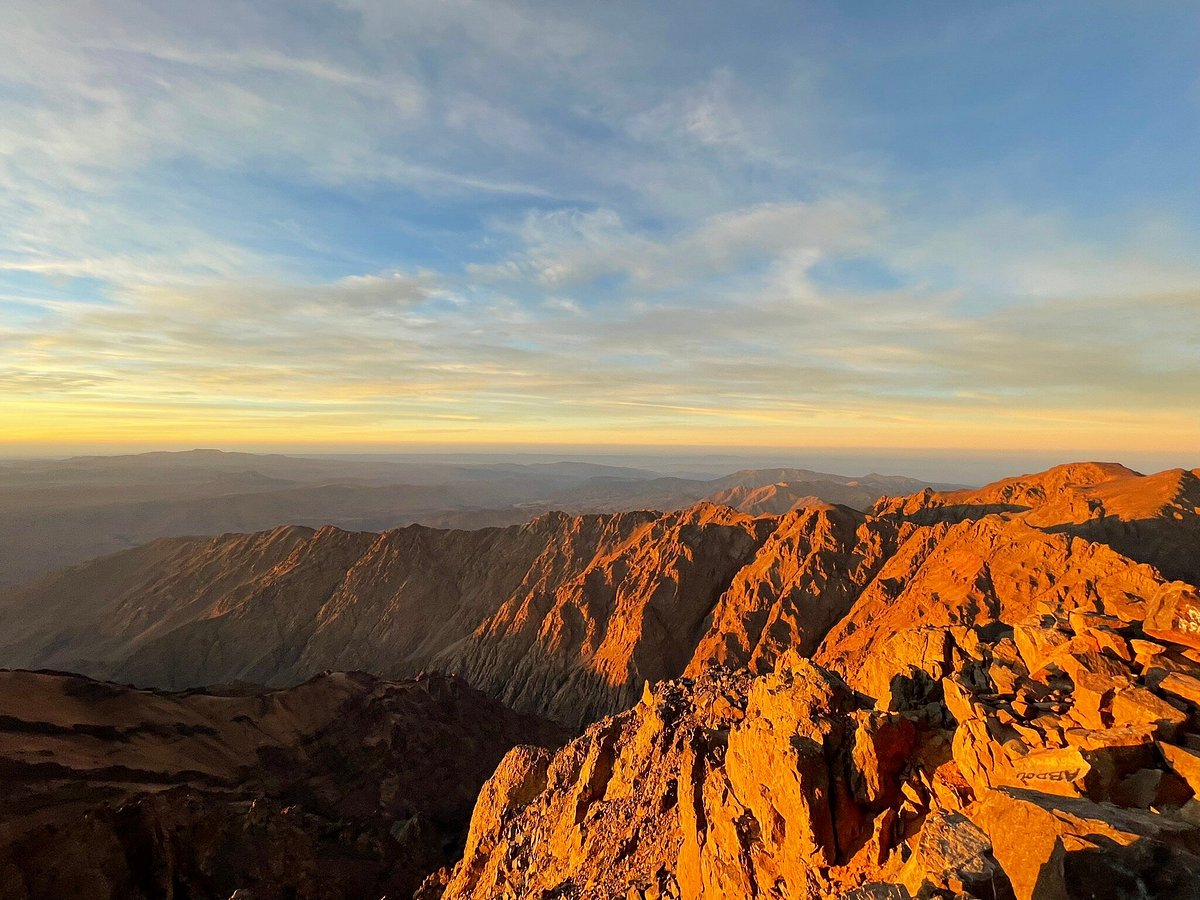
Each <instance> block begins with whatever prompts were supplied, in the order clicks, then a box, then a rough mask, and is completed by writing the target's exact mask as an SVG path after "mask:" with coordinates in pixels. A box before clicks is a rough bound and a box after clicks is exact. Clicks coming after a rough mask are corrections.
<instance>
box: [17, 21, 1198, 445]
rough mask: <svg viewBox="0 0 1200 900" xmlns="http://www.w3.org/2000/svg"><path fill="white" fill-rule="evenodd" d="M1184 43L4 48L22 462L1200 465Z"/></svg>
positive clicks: (807, 33)
mask: <svg viewBox="0 0 1200 900" xmlns="http://www.w3.org/2000/svg"><path fill="white" fill-rule="evenodd" d="M1197 48H1200V7H1197V6H1196V5H1195V4H1191V3H1182V2H1177V3H1156V2H1144V3H1137V4H1132V3H1103V2H1100V3H1096V2H1088V3H1082V2H1079V3H1047V2H1039V3H989V4H974V3H967V4H964V3H961V2H959V3H948V2H947V3H938V2H927V3H920V4H897V3H888V2H879V3H871V2H854V3H844V2H843V3H832V2H830V3H754V2H751V3H741V4H726V3H695V2H688V3H659V4H642V3H637V4H635V3H587V4H583V3H579V4H570V3H544V4H542V3H530V4H521V3H505V2H498V0H496V2H486V3H484V2H480V3H474V2H460V0H446V2H427V3H403V2H374V0H339V2H309V0H304V2H278V3H267V2H260V3H247V2H238V3H224V2H207V3H203V4H178V3H160V4H155V3H126V2H120V0H115V2H106V3H103V4H95V3H78V4H73V3H69V2H63V3H52V4H48V3H44V2H38V3H35V2H26V0H15V2H9V3H6V4H4V5H3V7H2V8H0V427H2V430H3V432H4V434H6V435H7V437H6V441H7V443H8V444H9V445H10V447H12V448H15V449H20V448H22V447H27V448H29V449H31V450H32V449H57V448H71V447H95V446H99V445H106V446H107V445H113V446H117V445H119V446H130V447H133V446H169V447H175V446H193V445H196V444H201V443H202V444H217V445H222V446H246V447H250V446H273V447H279V446H292V445H295V446H322V447H341V446H345V447H350V446H372V445H388V446H392V445H401V444H414V443H415V444H422V443H432V444H447V443H459V442H462V443H481V444H502V443H507V442H512V443H524V444H531V443H571V444H587V443H612V444H670V445H677V446H691V445H696V446H772V447H810V446H811V447H829V446H868V447H922V446H927V447H956V446H961V447H973V448H980V447H1002V448H1005V449H1023V448H1043V447H1061V448H1064V449H1072V450H1074V449H1088V450H1091V449H1094V450H1096V451H1097V452H1101V451H1108V452H1112V453H1119V452H1122V451H1125V450H1146V449H1164V450H1171V451H1175V450H1179V451H1184V450H1190V449H1193V448H1196V447H1197V446H1200V416H1198V415H1197V413H1196V401H1195V398H1196V396H1197V395H1198V392H1200V349H1198V348H1200V179H1198V176H1197V173H1198V166H1197V163H1196V161H1197V160H1198V159H1200V51H1198V50H1197Z"/></svg>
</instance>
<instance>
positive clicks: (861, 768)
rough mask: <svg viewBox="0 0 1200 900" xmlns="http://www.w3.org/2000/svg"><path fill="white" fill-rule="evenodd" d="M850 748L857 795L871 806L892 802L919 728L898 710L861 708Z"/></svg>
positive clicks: (853, 781) (860, 800)
mask: <svg viewBox="0 0 1200 900" xmlns="http://www.w3.org/2000/svg"><path fill="white" fill-rule="evenodd" d="M855 718H856V721H857V726H856V728H855V731H854V747H853V750H852V752H851V759H852V762H853V771H852V773H851V788H852V789H853V791H854V799H855V800H856V801H857V802H858V803H860V804H862V805H864V806H867V807H868V808H872V809H882V808H883V807H886V806H890V805H892V803H893V802H894V800H895V799H896V794H897V791H898V790H899V782H898V780H897V775H898V774H899V773H900V770H901V769H903V768H904V767H905V766H906V765H907V764H908V761H909V756H910V755H911V754H912V751H913V747H914V746H915V744H916V740H917V729H916V726H914V725H913V723H912V722H911V721H909V720H908V719H907V718H905V717H904V716H902V715H900V714H899V713H881V712H858V713H856V714H855Z"/></svg>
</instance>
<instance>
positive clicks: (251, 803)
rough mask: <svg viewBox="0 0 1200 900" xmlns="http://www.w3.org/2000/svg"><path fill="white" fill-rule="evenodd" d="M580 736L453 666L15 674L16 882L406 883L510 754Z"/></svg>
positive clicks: (8, 769) (9, 855)
mask: <svg viewBox="0 0 1200 900" xmlns="http://www.w3.org/2000/svg"><path fill="white" fill-rule="evenodd" d="M562 737H563V735H562V733H561V732H560V731H559V730H558V729H556V728H555V727H553V726H550V725H548V724H547V723H545V722H543V721H541V720H537V719H534V718H532V717H529V716H521V715H518V714H516V713H513V712H512V711H511V710H508V709H506V708H504V707H503V706H501V705H500V704H498V703H496V702H495V701H493V700H490V699H489V698H487V697H485V696H484V695H483V694H480V693H479V692H477V691H474V690H471V689H469V688H467V687H466V686H465V685H464V684H462V683H461V682H459V681H456V680H454V679H448V678H445V677H442V676H427V677H422V678H419V679H416V680H413V681H407V682H385V681H380V680H378V679H375V678H373V677H371V676H367V675H363V674H361V673H354V674H345V673H342V674H332V675H325V676H321V677H319V678H316V679H314V680H312V681H309V682H307V683H305V684H303V685H300V686H299V687H295V688H292V689H290V690H285V691H273V692H263V691H261V690H252V689H243V690H230V691H226V692H224V693H210V692H190V693H186V694H167V693H162V692H157V691H139V690H133V689H130V688H127V687H122V686H118V685H114V684H110V683H105V682H97V681H91V680H89V679H85V678H80V677H75V676H64V675H54V674H47V673H31V672H0V772H2V773H3V780H4V786H5V787H4V791H3V792H2V796H0V896H3V897H5V898H14V900H43V898H44V900H59V898H65V897H87V898H89V900H90V898H96V900H104V898H114V900H116V898H141V897H145V898H150V897H169V896H175V897H195V898H219V900H226V898H228V897H229V896H230V894H231V893H232V892H233V891H235V890H238V889H245V890H248V891H253V895H254V896H255V897H259V898H285V897H289V896H291V897H296V896H301V897H311V898H343V897H352V896H371V895H374V896H379V895H380V894H381V893H385V892H386V893H389V894H394V895H396V896H406V895H408V894H409V893H411V891H412V890H413V889H414V888H415V887H416V885H417V883H419V881H420V880H421V879H422V878H423V877H424V876H425V874H426V873H428V872H429V871H430V870H431V869H434V868H436V867H437V866H439V865H442V864H444V863H445V862H446V861H447V858H448V854H456V853H457V850H458V848H459V847H461V840H462V835H463V830H464V826H465V825H466V822H467V819H468V817H469V815H470V811H471V807H472V805H473V802H474V799H475V795H476V792H477V791H478V789H479V786H480V785H481V784H482V783H483V781H484V779H485V778H486V777H487V776H488V775H490V774H491V772H492V771H493V769H494V768H495V766H496V763H497V762H498V761H499V760H500V759H501V757H502V756H503V755H504V754H505V752H506V751H507V750H509V749H510V748H511V747H512V746H513V745H514V744H516V743H517V742H518V741H522V742H529V741H530V740H533V741H541V742H543V743H545V744H547V745H551V746H552V745H555V744H556V743H557V742H559V741H560V740H561V739H562ZM447 754H450V755H452V756H453V758H454V760H455V764H454V766H453V767H450V766H446V765H445V764H444V760H445V758H446V756H447Z"/></svg>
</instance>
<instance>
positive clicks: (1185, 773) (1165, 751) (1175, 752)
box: [1158, 741, 1200, 794]
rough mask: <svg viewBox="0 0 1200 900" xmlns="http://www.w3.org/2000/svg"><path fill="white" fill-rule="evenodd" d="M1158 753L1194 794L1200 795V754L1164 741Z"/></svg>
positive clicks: (1160, 743)
mask: <svg viewBox="0 0 1200 900" xmlns="http://www.w3.org/2000/svg"><path fill="white" fill-rule="evenodd" d="M1158 751H1159V752H1160V753H1161V754H1162V756H1163V759H1165V760H1166V761H1167V765H1168V766H1170V767H1171V771H1173V772H1174V773H1175V774H1176V775H1178V776H1179V777H1180V778H1182V779H1183V780H1184V781H1185V782H1187V785H1188V787H1190V788H1191V789H1192V793H1194V794H1200V753H1197V752H1195V751H1194V750H1187V749H1185V748H1183V747H1177V746H1175V745H1174V744H1168V743H1165V742H1163V741H1159V742H1158Z"/></svg>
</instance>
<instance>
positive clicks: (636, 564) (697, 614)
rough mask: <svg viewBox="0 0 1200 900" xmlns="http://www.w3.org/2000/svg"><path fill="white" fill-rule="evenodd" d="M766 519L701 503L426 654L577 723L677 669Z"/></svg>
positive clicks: (650, 525) (508, 697)
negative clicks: (462, 639)
mask: <svg viewBox="0 0 1200 900" xmlns="http://www.w3.org/2000/svg"><path fill="white" fill-rule="evenodd" d="M773 525H774V522H773V521H772V520H770V519H758V520H756V519H751V518H750V517H749V516H745V515H743V514H741V513H736V512H734V511H732V510H730V509H728V508H726V507H720V506H712V505H711V504H700V505H698V506H695V507H692V508H691V509H688V510H684V511H683V512H680V513H672V514H669V515H666V516H662V517H659V518H655V519H653V520H651V521H648V522H646V523H644V524H643V525H642V526H641V527H640V528H638V529H637V530H636V531H634V532H633V533H632V534H631V535H629V537H627V538H626V539H624V540H623V541H621V542H620V543H619V544H618V545H617V546H616V547H614V548H613V549H612V550H610V551H609V552H606V553H599V554H597V556H596V558H595V559H594V560H593V561H592V562H591V563H590V564H589V565H588V566H587V567H586V568H585V569H584V570H583V571H582V572H580V573H579V574H578V575H577V576H575V577H573V578H570V579H568V580H565V581H560V582H558V583H557V584H555V583H554V582H552V581H550V582H548V581H546V580H544V579H539V583H540V584H544V585H547V586H548V587H550V590H549V591H539V592H538V593H537V594H533V595H530V594H528V593H522V595H520V596H518V597H514V598H512V599H510V600H509V601H507V602H505V603H504V604H503V605H501V606H500V608H499V609H498V610H497V612H496V613H495V614H494V615H493V616H490V617H489V618H488V619H486V620H485V621H484V622H483V623H482V624H481V625H480V627H479V628H478V629H476V631H475V633H474V634H473V635H472V636H471V637H470V638H469V639H468V640H466V641H465V642H463V644H462V645H460V646H458V647H453V648H451V649H450V650H449V651H448V652H446V653H443V654H441V655H440V656H438V657H436V658H435V664H436V665H438V666H440V667H442V668H445V669H447V670H448V671H457V672H460V673H461V674H462V675H463V676H464V677H465V678H467V680H468V681H470V682H471V683H472V684H477V685H479V686H480V687H482V688H483V689H484V690H487V691H489V692H491V693H494V694H495V695H496V696H498V697H501V698H502V699H504V700H505V701H506V702H508V703H510V704H512V705H513V706H514V707H515V708H517V709H531V710H539V711H543V712H544V713H545V714H547V715H549V716H551V717H552V718H556V719H560V720H562V721H566V722H571V723H573V724H586V723H587V722H590V721H593V720H595V719H596V718H598V717H599V716H601V715H603V714H605V713H608V712H612V711H615V710H618V709H622V708H624V707H627V706H629V705H630V704H631V703H632V702H633V701H634V700H635V699H636V698H637V696H638V694H639V692H640V691H641V687H642V685H643V684H644V683H645V682H646V681H660V680H663V679H665V678H672V677H675V676H677V675H679V674H680V673H682V672H683V670H684V668H685V667H686V666H687V664H688V662H689V660H690V659H691V658H692V655H693V652H694V650H695V647H696V643H697V641H698V640H699V638H700V635H701V634H703V632H704V630H705V628H706V626H707V617H708V616H709V614H710V612H711V610H712V609H713V607H714V605H715V604H716V603H717V599H718V598H719V597H720V596H721V594H722V593H723V592H724V591H725V589H726V588H727V587H728V585H729V583H730V580H731V579H732V578H733V577H734V575H735V573H737V572H738V571H739V570H740V569H741V568H742V567H743V566H745V565H746V564H747V563H748V562H750V560H751V559H753V558H754V555H755V553H756V551H757V550H758V548H759V547H760V546H761V545H762V543H763V541H764V540H765V539H766V537H767V535H768V534H769V533H770V530H771V528H772V526H773Z"/></svg>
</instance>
